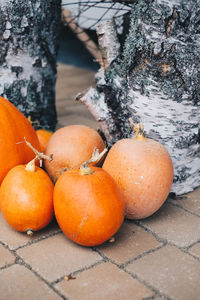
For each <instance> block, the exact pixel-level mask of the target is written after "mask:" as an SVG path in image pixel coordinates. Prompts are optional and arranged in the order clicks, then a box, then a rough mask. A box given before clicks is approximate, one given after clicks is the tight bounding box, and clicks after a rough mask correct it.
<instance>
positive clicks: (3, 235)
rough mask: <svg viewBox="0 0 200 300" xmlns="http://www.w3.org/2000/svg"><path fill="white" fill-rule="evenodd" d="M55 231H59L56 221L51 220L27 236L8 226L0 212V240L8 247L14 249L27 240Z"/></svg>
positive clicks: (30, 240)
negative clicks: (45, 225)
mask: <svg viewBox="0 0 200 300" xmlns="http://www.w3.org/2000/svg"><path fill="white" fill-rule="evenodd" d="M57 231H60V229H59V227H58V225H57V223H56V222H54V221H53V222H52V223H51V224H49V226H47V227H46V228H44V229H42V230H40V231H38V232H35V233H34V234H33V236H28V235H26V234H25V233H21V232H18V231H16V230H14V229H13V228H12V227H10V226H9V225H8V224H7V223H6V221H5V220H4V218H3V216H2V214H1V213H0V241H2V242H3V243H4V244H6V245H7V246H9V248H10V249H16V248H18V247H20V246H24V245H26V244H27V243H29V242H32V241H34V240H37V239H39V238H41V237H43V236H47V235H48V234H50V233H54V232H57Z"/></svg>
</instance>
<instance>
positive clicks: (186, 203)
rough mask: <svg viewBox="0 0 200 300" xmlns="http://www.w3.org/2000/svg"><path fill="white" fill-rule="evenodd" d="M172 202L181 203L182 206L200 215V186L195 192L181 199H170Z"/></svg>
mask: <svg viewBox="0 0 200 300" xmlns="http://www.w3.org/2000/svg"><path fill="white" fill-rule="evenodd" d="M170 202H172V203H175V204H178V205H180V206H181V207H183V208H185V209H187V210H189V211H191V212H193V213H195V214H197V215H199V216H200V188H198V189H196V190H195V191H194V192H192V193H189V194H186V195H184V196H183V197H181V198H180V199H178V200H176V199H170Z"/></svg>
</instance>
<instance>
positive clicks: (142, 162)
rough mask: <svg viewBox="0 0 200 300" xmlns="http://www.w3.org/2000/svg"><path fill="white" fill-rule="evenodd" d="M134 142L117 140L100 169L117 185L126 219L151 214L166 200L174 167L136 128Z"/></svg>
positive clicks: (162, 150) (158, 145)
mask: <svg viewBox="0 0 200 300" xmlns="http://www.w3.org/2000/svg"><path fill="white" fill-rule="evenodd" d="M135 131H136V137H135V138H134V139H132V138H131V139H130V138H129V139H128V138H127V139H122V140H119V141H118V142H117V143H116V144H115V145H114V146H113V147H112V148H111V150H110V151H109V153H108V155H107V157H106V159H105V161H104V164H103V169H104V170H106V171H107V172H108V173H109V174H110V175H111V176H112V177H113V178H114V179H115V181H116V182H117V184H118V186H119V187H120V189H121V191H122V194H123V197H124V200H125V213H126V217H127V218H129V219H142V218H146V217H148V216H150V215H152V214H153V213H154V212H155V211H157V210H158V209H159V208H160V207H161V205H162V204H163V203H164V201H165V200H166V198H167V196H168V194H169V192H170V188H171V185H172V182H173V165H172V160H171V157H170V155H169V153H168V151H167V150H166V148H165V147H164V146H163V145H161V144H160V143H159V142H156V141H154V140H152V139H148V138H146V137H145V136H144V131H143V126H142V125H141V124H139V125H138V126H136V127H135Z"/></svg>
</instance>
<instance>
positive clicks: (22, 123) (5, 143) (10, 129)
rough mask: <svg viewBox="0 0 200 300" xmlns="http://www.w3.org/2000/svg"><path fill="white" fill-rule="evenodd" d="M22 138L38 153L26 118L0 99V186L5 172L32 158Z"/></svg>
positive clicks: (37, 143) (11, 105)
mask: <svg viewBox="0 0 200 300" xmlns="http://www.w3.org/2000/svg"><path fill="white" fill-rule="evenodd" d="M24 137H25V138H26V139H27V140H28V141H29V142H31V144H32V145H33V146H34V147H35V148H36V149H37V150H39V151H40V144H39V140H38V137H37V135H36V132H35V130H34V128H33V127H32V125H31V124H30V122H29V121H28V120H27V119H26V117H25V116H24V115H23V114H22V113H21V112H20V111H19V110H18V109H17V108H16V107H15V106H14V105H13V104H12V103H11V102H9V101H8V100H6V99H4V98H3V97H0V184H1V182H2V180H3V178H4V177H5V175H6V174H7V172H8V171H9V170H10V169H11V168H12V167H14V166H16V165H18V164H25V163H27V162H29V161H30V160H31V159H33V157H34V153H33V152H32V150H31V149H29V148H28V147H27V146H26V144H25V142H24Z"/></svg>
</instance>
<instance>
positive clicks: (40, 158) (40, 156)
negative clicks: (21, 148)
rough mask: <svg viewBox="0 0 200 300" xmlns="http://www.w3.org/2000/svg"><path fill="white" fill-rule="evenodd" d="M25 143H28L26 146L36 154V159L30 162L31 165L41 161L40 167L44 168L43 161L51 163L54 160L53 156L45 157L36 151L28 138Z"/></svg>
mask: <svg viewBox="0 0 200 300" xmlns="http://www.w3.org/2000/svg"><path fill="white" fill-rule="evenodd" d="M24 141H25V143H26V145H27V146H28V147H29V148H31V149H32V150H33V152H34V153H35V158H34V159H33V161H30V164H33V163H35V161H36V160H37V159H38V160H39V161H40V167H41V166H42V159H48V160H49V161H51V160H53V154H51V155H49V156H48V155H45V154H44V153H42V152H39V151H38V150H36V149H35V148H34V147H33V146H32V145H31V143H29V142H28V141H27V140H26V138H25V137H24Z"/></svg>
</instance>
